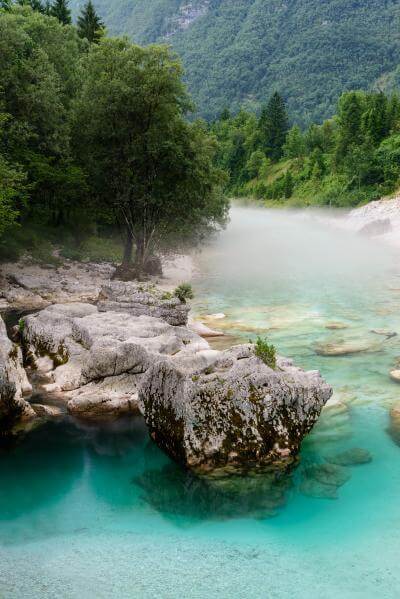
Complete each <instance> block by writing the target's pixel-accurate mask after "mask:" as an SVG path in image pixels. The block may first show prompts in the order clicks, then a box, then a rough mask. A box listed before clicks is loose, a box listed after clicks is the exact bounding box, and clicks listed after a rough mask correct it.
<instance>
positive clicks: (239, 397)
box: [139, 345, 332, 472]
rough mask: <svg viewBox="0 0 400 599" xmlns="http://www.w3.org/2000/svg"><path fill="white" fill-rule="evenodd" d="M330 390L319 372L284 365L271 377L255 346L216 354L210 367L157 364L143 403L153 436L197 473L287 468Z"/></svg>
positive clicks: (145, 387) (147, 380) (143, 389)
mask: <svg viewBox="0 0 400 599" xmlns="http://www.w3.org/2000/svg"><path fill="white" fill-rule="evenodd" d="M331 394H332V389H331V387H330V386H329V385H327V384H326V383H325V381H324V380H323V379H322V378H321V376H320V375H319V373H318V372H317V371H311V372H305V371H304V370H302V369H300V368H296V367H295V366H294V365H293V362H292V361H291V360H287V359H284V358H278V360H277V367H276V369H275V370H272V369H271V368H269V367H268V366H267V365H265V364H264V363H263V362H262V361H261V360H260V359H259V358H257V357H256V356H255V355H254V349H253V346H252V345H240V346H236V347H233V348H231V349H229V350H226V351H224V352H217V354H216V356H215V357H214V359H213V361H212V363H211V364H210V365H208V366H207V367H199V366H198V367H197V368H195V367H192V368H188V367H187V365H185V364H183V363H181V360H180V359H179V358H178V359H174V360H165V361H163V362H159V363H156V364H154V365H153V366H152V367H151V368H150V369H149V370H148V371H147V373H146V374H145V376H144V379H143V381H142V384H141V388H140V391H139V399H140V401H141V403H142V405H143V411H144V415H145V419H146V423H147V425H148V427H149V431H150V434H151V436H152V438H153V439H154V440H155V442H156V443H157V444H158V445H159V446H160V447H161V448H162V449H163V450H164V451H166V453H168V454H169V455H170V456H171V457H172V458H173V459H175V460H176V461H178V462H180V463H181V464H183V465H185V466H187V467H189V468H191V469H193V470H195V471H198V472H207V471H210V470H214V469H215V468H221V467H226V466H231V465H234V466H238V467H240V466H242V465H243V464H246V465H254V466H258V467H259V466H265V465H271V464H275V465H286V464H287V463H290V462H291V461H293V459H294V458H295V456H296V454H297V453H298V451H299V448H300V444H301V441H302V439H303V437H304V435H306V434H307V433H308V432H309V431H310V430H311V428H312V427H313V425H314V424H315V422H316V420H317V418H318V416H319V414H320V412H321V409H322V407H323V406H324V404H325V403H326V402H327V401H328V400H329V398H330V397H331Z"/></svg>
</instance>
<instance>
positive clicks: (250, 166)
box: [246, 150, 265, 179]
mask: <svg viewBox="0 0 400 599" xmlns="http://www.w3.org/2000/svg"><path fill="white" fill-rule="evenodd" d="M264 160H265V154H264V152H262V151H261V150H255V151H254V152H252V154H251V155H250V158H249V159H248V161H247V164H246V171H247V173H248V176H249V178H250V179H253V178H254V177H257V176H258V175H259V174H260V169H261V167H262V166H263V164H264Z"/></svg>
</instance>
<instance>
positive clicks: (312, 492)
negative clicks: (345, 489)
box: [300, 478, 338, 499]
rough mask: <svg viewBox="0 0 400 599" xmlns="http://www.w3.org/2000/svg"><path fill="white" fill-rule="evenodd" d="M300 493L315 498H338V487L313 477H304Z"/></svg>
mask: <svg viewBox="0 0 400 599" xmlns="http://www.w3.org/2000/svg"><path fill="white" fill-rule="evenodd" d="M300 493H302V494H303V495H306V496H307V497H314V498H315V499H337V498H338V492H337V487H335V486H332V485H326V484H324V483H321V482H319V481H317V480H315V479H313V478H304V479H303V480H302V481H301V483H300Z"/></svg>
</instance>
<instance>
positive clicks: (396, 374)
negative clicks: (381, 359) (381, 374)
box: [389, 369, 400, 383]
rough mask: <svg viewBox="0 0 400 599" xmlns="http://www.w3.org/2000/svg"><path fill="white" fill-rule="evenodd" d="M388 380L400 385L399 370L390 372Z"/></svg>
mask: <svg viewBox="0 0 400 599" xmlns="http://www.w3.org/2000/svg"><path fill="white" fill-rule="evenodd" d="M389 374H390V378H391V379H392V380H393V381H395V382H396V383H400V370H399V369H396V370H391V371H390V373H389Z"/></svg>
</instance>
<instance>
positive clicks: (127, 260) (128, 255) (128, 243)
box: [122, 229, 133, 266]
mask: <svg viewBox="0 0 400 599" xmlns="http://www.w3.org/2000/svg"><path fill="white" fill-rule="evenodd" d="M132 251H133V237H132V233H131V231H130V230H129V229H128V230H127V232H126V240H125V247H124V256H123V258H122V265H123V266H130V265H131V264H132Z"/></svg>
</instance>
